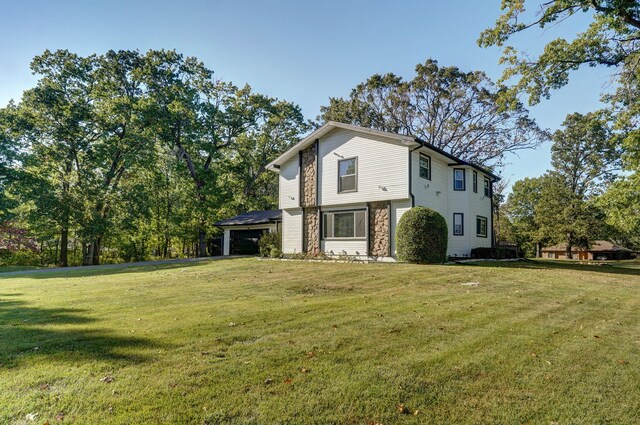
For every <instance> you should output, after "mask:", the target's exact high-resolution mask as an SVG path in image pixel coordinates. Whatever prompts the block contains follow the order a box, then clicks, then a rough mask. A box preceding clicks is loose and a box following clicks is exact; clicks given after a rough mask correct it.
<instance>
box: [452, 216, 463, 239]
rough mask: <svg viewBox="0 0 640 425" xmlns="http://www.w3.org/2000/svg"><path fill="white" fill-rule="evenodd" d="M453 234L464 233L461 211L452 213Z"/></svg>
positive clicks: (459, 234) (460, 234)
mask: <svg viewBox="0 0 640 425" xmlns="http://www.w3.org/2000/svg"><path fill="white" fill-rule="evenodd" d="M453 234H454V235H455V236H462V235H464V214H462V213H453Z"/></svg>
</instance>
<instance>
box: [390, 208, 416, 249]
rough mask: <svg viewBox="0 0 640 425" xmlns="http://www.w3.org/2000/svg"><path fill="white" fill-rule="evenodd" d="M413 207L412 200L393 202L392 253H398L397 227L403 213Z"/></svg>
mask: <svg viewBox="0 0 640 425" xmlns="http://www.w3.org/2000/svg"><path fill="white" fill-rule="evenodd" d="M410 209H411V201H400V202H392V203H391V255H393V256H394V257H395V255H396V229H397V228H398V222H399V221H400V217H402V214H404V213H405V212H407V211H409V210H410Z"/></svg>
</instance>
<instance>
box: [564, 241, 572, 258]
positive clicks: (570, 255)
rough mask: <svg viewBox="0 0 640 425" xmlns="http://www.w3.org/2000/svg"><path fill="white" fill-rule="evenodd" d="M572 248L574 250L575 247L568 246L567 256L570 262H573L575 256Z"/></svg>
mask: <svg viewBox="0 0 640 425" xmlns="http://www.w3.org/2000/svg"><path fill="white" fill-rule="evenodd" d="M571 248H573V246H572V245H570V244H567V249H566V251H565V254H566V256H567V259H569V260H573V254H572V253H571Z"/></svg>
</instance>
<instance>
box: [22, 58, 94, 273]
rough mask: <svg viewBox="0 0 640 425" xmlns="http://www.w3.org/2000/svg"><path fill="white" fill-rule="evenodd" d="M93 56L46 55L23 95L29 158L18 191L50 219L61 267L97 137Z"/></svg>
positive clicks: (38, 62)
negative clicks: (57, 235)
mask: <svg viewBox="0 0 640 425" xmlns="http://www.w3.org/2000/svg"><path fill="white" fill-rule="evenodd" d="M95 67H96V57H95V56H89V57H87V58H82V57H79V56H78V55H76V54H73V53H70V52H68V51H66V50H59V51H56V52H50V51H48V50H47V51H46V52H45V53H43V54H42V55H40V56H37V57H36V58H35V59H34V60H33V62H32V64H31V69H32V71H33V72H34V73H35V74H38V75H40V76H41V78H40V80H39V81H38V83H37V85H36V87H35V88H33V89H30V90H27V91H26V92H25V93H24V95H23V99H22V103H21V110H22V113H23V116H24V117H25V122H28V124H27V125H26V126H25V130H26V131H25V137H26V138H27V140H28V143H29V145H30V151H31V153H32V155H31V156H30V158H29V161H28V162H27V163H26V164H25V171H26V175H25V179H24V180H23V181H24V183H25V184H24V185H23V186H22V187H23V188H24V189H25V190H24V191H23V192H22V193H23V194H25V195H26V196H27V198H28V199H31V200H32V201H34V205H35V208H36V211H37V213H38V214H41V216H42V217H49V219H50V220H51V221H52V222H53V223H55V226H56V227H57V228H58V231H59V233H60V260H59V265H60V266H62V267H65V266H67V265H68V242H69V231H70V228H71V225H72V223H73V221H74V217H76V218H77V217H78V216H79V215H80V214H81V207H80V199H79V197H78V192H79V191H80V190H81V188H82V185H83V183H84V182H83V181H82V177H81V176H82V171H83V170H82V166H83V159H84V157H85V155H86V154H87V152H88V149H89V146H90V145H91V143H92V142H94V141H95V140H96V139H98V137H99V136H100V133H99V131H98V130H97V129H96V126H95V122H94V119H93V114H94V110H93V103H92V99H91V95H90V93H91V90H92V89H93V78H92V76H91V74H92V73H93V72H94V71H95Z"/></svg>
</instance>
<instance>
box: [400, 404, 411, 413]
mask: <svg viewBox="0 0 640 425" xmlns="http://www.w3.org/2000/svg"><path fill="white" fill-rule="evenodd" d="M398 413H402V414H403V415H408V414H409V413H411V410H409V408H408V407H407V406H405V405H404V403H400V404H398Z"/></svg>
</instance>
